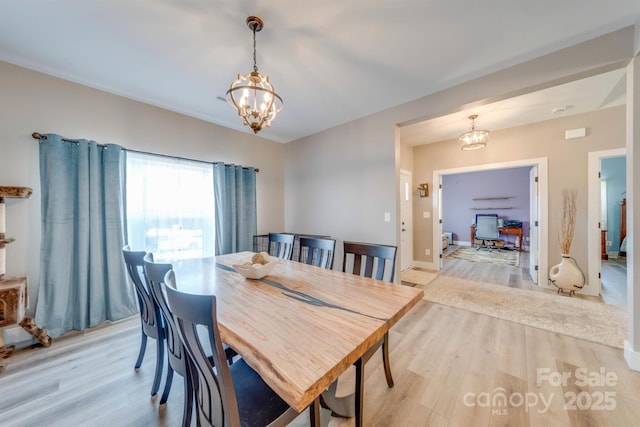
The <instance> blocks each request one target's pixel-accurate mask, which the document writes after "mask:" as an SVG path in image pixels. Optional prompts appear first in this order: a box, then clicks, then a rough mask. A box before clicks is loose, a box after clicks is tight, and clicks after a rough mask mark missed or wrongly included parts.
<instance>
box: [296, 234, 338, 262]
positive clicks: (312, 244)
mask: <svg viewBox="0 0 640 427" xmlns="http://www.w3.org/2000/svg"><path fill="white" fill-rule="evenodd" d="M335 252H336V241H335V240H334V239H324V238H311V237H300V253H299V255H298V261H300V262H302V263H305V264H309V265H315V266H316V267H320V268H326V269H329V270H331V269H332V268H333V256H334V254H335Z"/></svg>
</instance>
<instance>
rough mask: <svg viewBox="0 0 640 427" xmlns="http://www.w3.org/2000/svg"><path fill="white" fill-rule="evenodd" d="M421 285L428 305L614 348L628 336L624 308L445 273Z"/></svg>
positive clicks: (622, 343) (619, 345)
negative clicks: (453, 309) (518, 324)
mask: <svg viewBox="0 0 640 427" xmlns="http://www.w3.org/2000/svg"><path fill="white" fill-rule="evenodd" d="M420 287H421V288H422V289H424V298H423V299H425V300H427V301H431V302H434V303H437V304H442V305H448V306H451V307H455V308H459V309H462V310H467V311H472V312H474V313H479V314H485V315H487V316H491V317H495V318H498V319H504V320H509V321H512V322H516V323H520V324H523V325H527V326H532V327H534V328H539V329H544V330H547V331H551V332H556V333H559V334H564V335H569V336H572V337H575V338H580V339H584V340H587V341H591V342H596V343H600V344H605V345H608V346H611V347H616V348H623V345H624V340H625V339H626V337H627V310H626V308H624V307H619V306H614V305H609V304H604V303H599V302H594V301H587V300H584V299H579V298H576V297H568V296H563V295H557V294H555V293H552V292H544V291H529V290H525V289H516V288H509V287H507V286H501V285H492V284H487V283H480V282H473V281H470V280H464V279H458V278H454V277H449V276H443V275H439V276H437V277H436V278H435V280H433V281H431V283H429V284H427V285H424V286H422V285H421V286H420Z"/></svg>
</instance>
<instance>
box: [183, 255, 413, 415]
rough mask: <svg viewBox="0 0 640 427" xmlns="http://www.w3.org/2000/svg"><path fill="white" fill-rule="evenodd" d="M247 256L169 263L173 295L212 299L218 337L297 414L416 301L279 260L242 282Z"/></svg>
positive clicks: (403, 292) (391, 288)
mask: <svg viewBox="0 0 640 427" xmlns="http://www.w3.org/2000/svg"><path fill="white" fill-rule="evenodd" d="M252 255H253V253H252V252H240V253H233V254H227V255H220V256H216V257H211V258H203V259H191V260H183V261H177V262H174V263H173V268H174V271H175V273H176V281H177V288H178V290H180V291H183V292H188V293H193V294H205V295H215V296H216V299H217V304H218V323H219V327H220V332H221V335H222V339H223V341H224V342H225V343H227V344H228V345H230V346H231V347H233V348H234V349H235V350H236V351H237V352H238V353H239V354H240V355H241V356H242V358H243V359H244V360H245V361H246V362H247V363H248V364H249V365H250V366H251V367H252V368H253V369H254V370H256V371H257V372H258V374H259V375H260V376H261V377H262V378H263V380H264V381H265V382H266V383H267V384H268V385H269V386H270V387H271V388H272V389H273V390H274V391H275V392H276V393H277V394H278V395H279V396H280V397H281V398H282V399H283V400H284V401H286V402H287V403H288V404H289V405H290V406H291V407H292V408H294V409H295V410H296V411H298V412H302V411H303V410H304V409H305V408H307V407H308V406H309V405H310V404H311V403H312V402H314V401H315V400H316V399H317V398H318V397H319V396H320V395H321V394H322V393H323V392H325V391H326V389H327V388H328V387H329V386H330V385H332V384H333V383H334V382H335V381H336V379H337V378H338V377H339V376H340V375H341V374H342V373H344V372H345V371H346V370H347V369H348V368H349V367H350V366H351V365H353V364H354V363H355V362H356V361H358V360H359V359H360V357H362V356H363V355H364V354H365V352H367V350H368V349H369V348H371V347H372V346H373V345H374V344H376V343H377V342H378V341H379V340H380V339H381V338H382V337H383V335H384V334H385V333H386V332H388V331H389V329H390V328H391V327H392V326H393V325H394V324H395V323H397V322H398V320H400V319H401V318H402V317H403V316H404V315H405V314H406V313H407V312H408V311H409V310H410V309H411V308H412V307H413V306H414V305H415V304H417V302H418V301H419V300H420V299H421V298H422V296H423V291H422V290H421V289H416V288H412V287H408V286H403V285H399V284H393V283H388V282H383V281H379V280H373V279H369V278H366V277H361V276H358V275H354V274H348V273H342V272H339V271H335V270H327V269H321V268H318V267H314V266H311V265H307V264H304V263H299V262H296V261H288V260H280V261H279V263H278V264H277V265H276V266H275V268H274V269H273V271H272V272H271V274H269V275H268V276H266V277H264V278H262V279H258V280H253V279H246V278H245V277H243V276H242V275H240V274H239V273H238V272H236V271H235V269H234V268H233V265H234V264H242V263H244V262H247V261H250V260H251V257H252Z"/></svg>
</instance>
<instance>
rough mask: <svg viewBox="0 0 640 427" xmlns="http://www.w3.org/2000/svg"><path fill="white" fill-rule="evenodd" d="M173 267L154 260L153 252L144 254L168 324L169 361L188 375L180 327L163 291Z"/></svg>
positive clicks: (153, 286)
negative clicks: (166, 278)
mask: <svg viewBox="0 0 640 427" xmlns="http://www.w3.org/2000/svg"><path fill="white" fill-rule="evenodd" d="M172 269H173V266H172V265H171V264H159V263H154V262H153V254H152V253H148V254H146V255H145V256H144V270H145V273H146V274H147V280H148V283H149V290H150V291H151V295H152V296H153V298H154V300H155V302H156V304H158V307H160V311H161V312H162V317H163V319H164V325H165V326H166V339H167V349H168V350H169V363H170V364H171V367H172V368H173V370H174V371H176V372H177V373H178V374H180V375H182V376H183V377H186V375H187V361H186V354H185V353H184V350H183V346H182V341H180V335H178V328H177V327H176V323H175V321H174V320H173V313H172V312H171V309H170V308H169V305H168V304H167V299H166V297H165V294H164V292H163V291H162V283H164V278H165V275H166V274H167V273H168V272H169V271H170V270H172Z"/></svg>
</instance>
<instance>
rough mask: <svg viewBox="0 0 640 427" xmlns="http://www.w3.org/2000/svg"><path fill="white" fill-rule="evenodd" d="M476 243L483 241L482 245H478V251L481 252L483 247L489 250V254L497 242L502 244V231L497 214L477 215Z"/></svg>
mask: <svg viewBox="0 0 640 427" xmlns="http://www.w3.org/2000/svg"><path fill="white" fill-rule="evenodd" d="M475 240H476V241H480V240H481V241H482V243H476V249H477V250H480V248H481V247H484V248H488V249H489V252H491V251H492V250H493V246H494V245H495V242H501V241H502V240H501V239H500V230H499V229H498V215H497V214H477V215H476V235H475Z"/></svg>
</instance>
